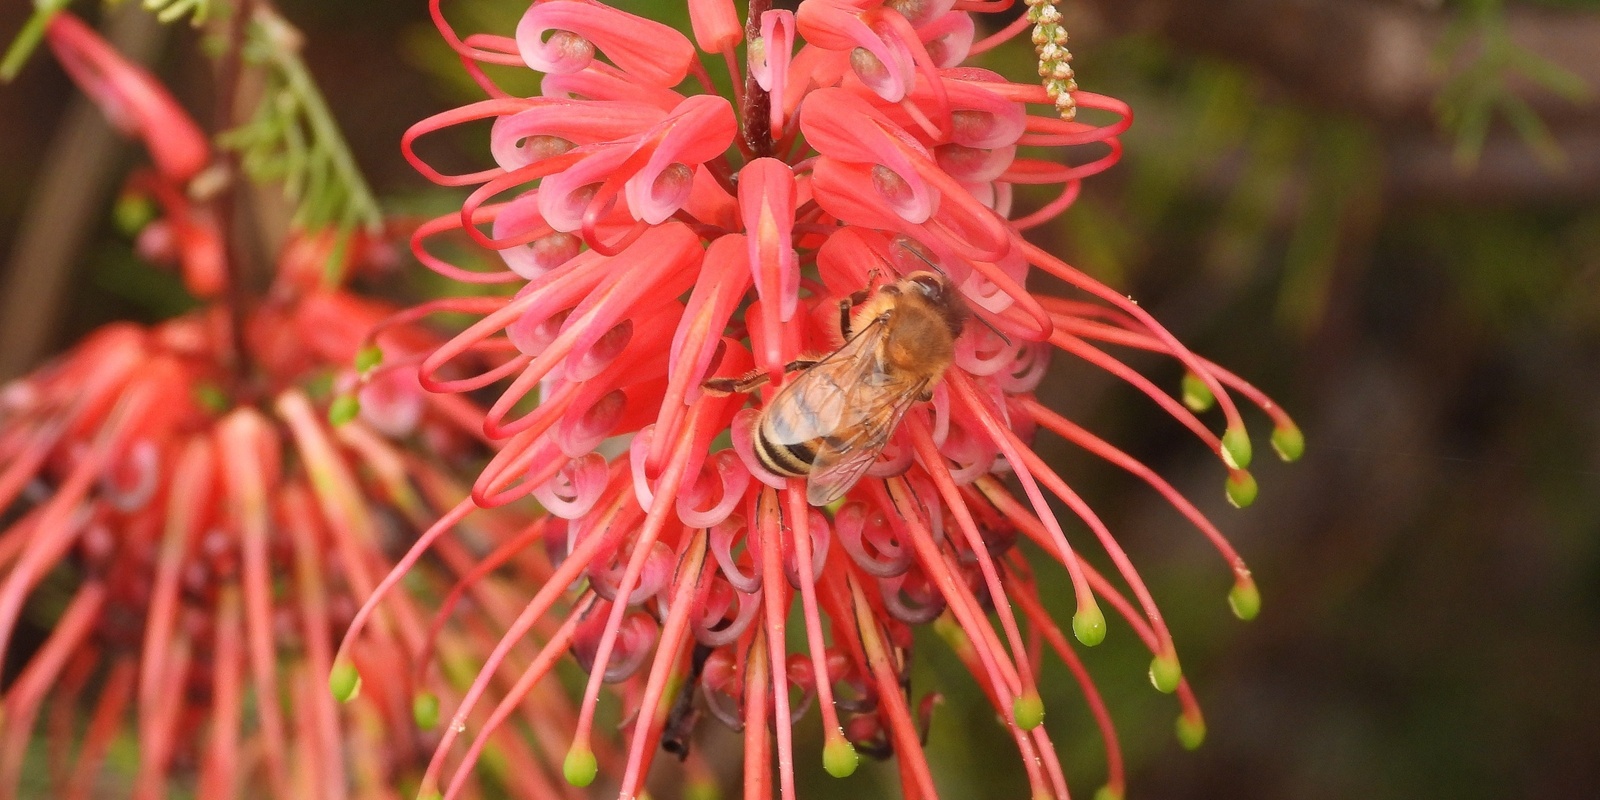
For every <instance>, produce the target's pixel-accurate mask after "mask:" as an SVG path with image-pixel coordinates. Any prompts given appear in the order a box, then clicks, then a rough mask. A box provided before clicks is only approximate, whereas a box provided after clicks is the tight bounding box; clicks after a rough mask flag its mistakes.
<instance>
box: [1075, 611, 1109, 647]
mask: <svg viewBox="0 0 1600 800" xmlns="http://www.w3.org/2000/svg"><path fill="white" fill-rule="evenodd" d="M1072 635H1074V636H1076V637H1078V641H1080V642H1083V644H1084V646H1086V647H1094V646H1095V645H1097V644H1099V643H1101V642H1103V641H1105V640H1106V615H1105V614H1102V613H1100V607H1099V606H1096V605H1089V606H1084V607H1082V608H1079V609H1078V613H1076V614H1073V615H1072Z"/></svg>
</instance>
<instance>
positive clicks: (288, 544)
mask: <svg viewBox="0 0 1600 800" xmlns="http://www.w3.org/2000/svg"><path fill="white" fill-rule="evenodd" d="M51 36H52V42H54V43H56V45H57V50H58V52H60V53H61V54H62V56H63V58H64V59H66V58H69V57H72V58H81V59H84V61H85V63H86V64H88V65H90V67H92V69H91V70H90V72H89V73H88V74H89V76H90V77H89V78H88V79H86V80H89V81H90V84H91V85H90V86H89V87H88V88H89V89H90V93H91V96H92V97H93V98H95V99H96V100H97V101H99V102H100V103H101V104H102V105H104V106H107V107H108V110H110V111H111V112H113V113H116V114H122V113H125V114H126V116H127V117H128V118H129V119H133V120H137V122H136V123H131V124H132V127H134V128H135V129H137V130H138V131H139V132H140V133H141V135H143V136H144V137H145V139H146V141H147V143H149V144H150V145H151V149H152V152H154V153H156V160H157V162H158V168H157V169H156V170H153V171H149V172H146V173H143V174H141V175H140V176H139V177H136V178H135V180H134V181H133V190H134V191H136V192H140V193H143V194H145V195H147V196H149V197H151V198H153V199H155V200H156V201H157V202H158V204H159V205H160V206H161V208H162V210H163V212H164V214H165V215H164V216H163V217H162V218H160V219H158V220H156V221H154V222H152V223H151V224H150V225H149V226H147V228H146V230H145V232H144V234H141V238H142V240H145V241H142V242H141V249H142V250H153V251H157V252H161V253H164V254H165V255H167V256H169V257H170V258H171V259H173V260H175V261H176V262H178V263H179V264H181V265H182V266H183V272H184V276H185V278H186V281H187V283H188V285H189V286H190V288H191V289H193V290H194V291H195V293H196V294H197V296H201V297H209V296H217V295H225V294H230V293H229V292H228V291H227V290H228V287H227V286H226V270H225V269H224V268H223V259H224V256H223V255H222V252H223V249H224V248H223V247H222V245H221V244H220V235H219V233H218V231H219V228H220V226H218V225H216V223H215V222H214V220H210V218H209V217H206V216H205V215H204V214H202V213H201V212H202V210H203V206H204V203H203V202H197V201H193V200H192V199H191V198H190V197H189V196H188V192H187V191H186V188H185V186H184V181H186V180H188V179H189V178H191V177H192V176H193V174H194V173H195V172H196V170H197V168H191V167H193V165H189V166H188V167H185V168H183V169H180V170H176V171H174V169H173V166H172V163H163V157H162V156H161V155H160V152H159V149H158V148H159V147H160V146H162V143H163V142H164V141H165V137H167V136H171V137H173V139H174V141H169V142H166V144H169V145H173V146H177V145H179V144H182V142H181V141H177V140H182V139H184V138H185V137H188V136H189V135H190V134H191V133H194V134H195V135H196V136H198V133H197V130H198V129H197V128H196V127H195V126H194V125H193V123H192V121H190V120H189V119H188V117H187V116H186V115H184V113H183V112H182V110H181V109H179V108H178V107H177V106H176V105H174V104H172V103H171V102H170V98H167V97H166V95H165V93H164V91H162V90H161V89H160V87H159V86H158V85H156V84H155V83H154V81H153V80H152V79H150V78H149V77H148V76H142V74H141V75H135V76H133V77H130V73H129V70H131V69H132V68H131V67H128V66H127V64H126V62H123V61H122V60H121V58H120V57H119V56H117V55H116V54H115V53H114V52H113V51H112V50H111V49H110V48H109V46H107V45H106V44H105V43H104V42H103V41H101V40H99V39H98V38H97V37H96V36H95V35H94V34H93V33H92V32H90V31H89V30H88V29H87V28H84V27H83V26H82V25H81V23H78V22H77V21H76V20H73V19H71V18H70V17H66V16H62V17H59V18H58V19H57V20H56V21H55V23H54V24H53V27H52V28H51ZM71 63H72V62H70V61H69V65H70V64H71ZM83 69H89V67H84V66H83V65H81V64H80V65H79V66H78V67H74V68H73V69H72V71H73V73H74V74H75V75H79V77H80V78H82V77H83V76H82V75H81V74H80V72H81V71H82V70H83ZM197 141H198V144H195V143H194V142H190V143H189V145H191V146H190V147H188V149H189V150H190V151H193V150H195V149H198V150H199V152H200V153H202V154H203V153H205V152H208V151H207V149H206V147H207V146H206V145H205V139H204V138H203V137H199V138H198V140H197ZM172 160H173V159H171V158H168V159H166V161H168V162H171V161H172ZM180 161H181V159H180ZM152 229H154V230H156V231H158V232H162V231H164V232H165V233H158V234H156V235H151V234H150V231H151V230H152ZM150 239H154V240H157V243H155V244H150V243H149V242H148V240H150ZM386 251H387V246H386V245H385V244H384V243H382V242H379V241H372V240H368V239H366V238H365V237H360V236H358V237H357V238H356V239H355V240H354V242H353V243H350V244H349V245H348V246H345V245H342V244H340V243H339V240H338V238H337V237H336V235H335V234H334V233H332V232H323V233H317V234H313V233H306V232H300V231H297V232H294V233H292V234H291V235H290V236H289V239H288V242H287V243H286V244H285V245H284V247H283V250H282V252H281V254H280V257H279V261H278V264H277V265H276V270H275V281H274V283H273V286H272V288H271V290H270V291H269V293H268V294H267V296H266V297H265V298H263V299H261V300H260V301H259V302H246V303H231V304H221V303H217V304H213V305H208V306H206V307H204V308H202V309H201V310H200V311H197V312H195V313H193V314H190V315H188V316H185V317H182V318H179V319H175V320H171V321H168V322H165V323H162V324H160V325H157V326H154V327H141V326H137V325H132V324H114V325H111V326H108V327H105V328H102V329H100V330H98V331H96V332H94V333H92V334H91V335H90V336H89V337H88V338H87V339H85V340H84V341H83V342H81V343H80V344H79V345H78V346H77V347H75V348H74V349H73V350H71V351H70V352H69V353H67V354H65V355H64V356H62V357H60V358H59V359H58V360H56V361H55V362H53V363H51V364H49V365H46V366H45V367H44V368H42V369H40V370H39V371H37V372H35V373H34V374H32V375H29V376H26V377H23V378H21V379H18V380H16V381H13V382H11V383H9V384H6V385H5V386H0V661H4V662H7V663H10V660H8V659H7V658H6V656H8V655H13V656H16V659H15V660H16V662H17V663H19V664H21V669H20V672H19V673H18V674H17V675H16V677H15V679H14V680H12V681H11V682H10V684H9V685H8V686H6V687H5V689H4V693H3V701H0V702H3V713H0V797H4V798H11V797H16V796H17V794H18V787H19V782H20V781H21V780H22V779H23V773H24V772H25V771H26V772H28V773H32V774H31V775H30V776H29V777H31V778H34V779H41V778H45V777H48V779H49V780H50V781H51V784H52V786H53V787H54V790H55V791H57V792H59V793H60V795H61V796H63V797H67V798H88V797H91V796H98V795H99V786H100V785H101V784H102V783H103V782H104V781H106V780H107V779H108V778H109V779H110V780H112V781H114V782H115V783H117V784H118V785H122V786H128V787H131V789H132V791H131V795H132V796H133V797H135V798H141V800H143V799H152V800H153V799H154V798H161V797H167V796H191V795H192V796H197V797H200V798H229V797H246V796H249V797H259V796H271V797H306V798H323V799H327V800H331V799H332V798H341V797H350V796H363V797H389V796H393V793H394V791H395V788H396V787H399V786H404V785H406V783H407V782H408V781H409V782H413V783H414V782H415V780H416V779H417V776H416V775H415V771H416V769H415V768H416V767H417V766H418V764H419V761H420V759H419V756H420V755H421V754H423V753H425V752H427V751H428V750H429V749H430V748H429V744H430V740H431V737H434V736H436V735H437V734H436V733H435V732H432V731H431V730H430V729H431V728H433V727H434V726H435V724H436V722H437V718H438V708H439V704H440V703H441V702H447V703H452V704H453V703H454V702H455V701H456V694H455V692H454V690H453V689H452V687H451V684H450V683H449V682H448V681H447V680H446V676H441V675H437V674H434V671H432V670H430V665H432V664H434V663H436V662H439V661H442V662H444V663H446V664H454V663H475V662H477V661H481V660H482V659H483V658H485V657H486V656H487V654H488V652H489V651H490V650H491V649H492V647H493V646H494V644H495V642H496V641H497V637H496V636H495V635H494V633H493V631H494V629H495V627H497V626H503V625H506V624H509V623H510V621H511V619H512V618H513V617H514V609H512V608H510V607H509V606H507V604H506V602H505V600H504V599H503V597H504V596H505V591H504V590H503V589H499V588H497V586H496V585H495V584H494V582H492V581H475V582H474V583H473V588H474V593H473V594H472V595H471V597H470V598H469V599H470V600H471V601H472V606H473V607H474V608H475V609H477V610H478V611H479V612H480V613H479V616H481V617H483V618H484V619H485V620H486V622H485V623H481V624H479V625H478V626H477V627H475V628H474V627H472V626H470V625H469V626H464V627H460V628H456V629H452V630H448V631H444V630H442V629H443V625H442V624H440V623H438V622H430V620H429V618H428V616H426V615H425V613H424V610H423V609H424V608H425V607H426V606H427V605H430V604H433V603H435V602H438V601H439V600H441V599H442V598H447V597H449V602H448V603H446V605H447V607H453V606H455V605H457V604H458V603H457V600H458V598H455V597H450V596H449V595H448V591H449V589H450V588H451V587H452V586H454V585H455V584H457V583H458V582H460V581H461V580H462V579H463V578H464V577H465V576H467V575H470V574H472V572H473V571H474V570H475V569H477V568H478V559H477V557H476V553H475V552H474V551H472V550H471V549H470V548H469V547H468V546H466V545H454V546H452V543H446V544H445V545H443V546H441V547H440V548H438V551H437V552H438V555H439V559H438V560H436V561H433V562H430V563H429V564H427V565H425V568H423V569H419V570H417V571H415V572H414V573H413V574H414V577H415V580H414V581H413V582H412V583H410V584H408V587H407V589H408V591H407V592H405V593H404V594H403V595H401V596H399V597H396V598H393V600H392V602H391V603H389V604H388V605H387V606H386V607H385V609H384V613H383V614H382V615H381V616H380V617H379V619H378V620H377V621H376V623H377V624H375V625H374V626H372V628H371V630H372V631H373V633H374V635H372V636H369V637H367V638H366V639H364V640H363V641H362V643H361V645H360V646H359V647H358V648H356V649H355V651H354V652H353V653H351V654H350V657H351V658H352V659H353V660H354V662H355V663H356V664H359V665H360V666H361V668H362V671H363V673H364V674H366V675H367V677H368V680H367V690H366V691H365V692H364V693H363V694H362V699H361V700H360V701H359V702H356V703H353V704H350V705H348V706H345V707H343V708H341V707H340V706H339V705H338V704H336V703H335V702H334V700H333V698H331V697H329V695H328V693H327V691H326V690H325V688H324V687H325V686H326V685H327V680H328V675H329V673H330V672H331V671H332V664H333V651H334V647H335V645H336V644H337V642H338V639H339V637H341V636H342V635H343V632H344V630H345V627H346V626H347V625H348V624H349V621H350V620H351V619H352V617H353V615H354V613H355V611H356V609H357V608H358V607H359V606H360V605H361V603H362V602H364V601H365V600H366V599H367V597H368V596H369V595H370V594H371V592H372V591H373V588H374V586H375V585H376V584H377V583H378V581H379V579H381V577H382V576H383V575H384V574H385V573H386V572H387V571H388V570H389V569H390V567H391V566H392V563H393V561H392V557H393V555H394V554H395V553H398V552H403V551H404V549H405V547H406V546H407V545H408V544H409V543H410V540H411V539H412V538H414V537H415V535H416V532H417V531H418V530H420V529H423V528H425V527H427V526H428V525H429V524H430V523H432V522H433V521H434V520H436V519H437V516H438V511H439V509H441V508H447V507H450V506H451V505H453V504H454V503H455V502H456V501H457V500H459V499H460V497H462V496H464V495H465V494H466V487H464V486H461V485H460V484H459V482H457V481H455V480H454V479H453V478H452V477H451V475H452V474H454V473H456V472H457V471H459V469H460V468H461V466H462V465H463V464H465V463H471V461H472V460H475V459H478V458H481V454H482V452H484V446H483V443H482V442H481V436H480V435H479V434H477V427H478V425H477V421H478V420H479V419H480V418H481V414H482V412H481V410H479V409H475V408H473V407H471V406H470V405H469V404H467V403H466V402H465V401H464V400H462V399H461V398H457V397H452V396H446V395H429V394H427V393H425V392H424V391H423V390H422V387H421V386H420V384H419V383H418V381H417V379H416V373H415V363H416V361H417V360H419V359H420V358H421V357H422V355H423V354H425V353H427V352H429V351H431V350H432V349H433V348H434V347H436V346H437V345H438V340H437V339H436V338H435V337H433V336H432V335H430V334H428V333H426V332H424V331H422V330H420V329H418V328H416V327H415V326H409V325H403V324H400V325H389V326H388V327H387V328H386V329H385V330H384V332H383V333H382V334H381V335H379V336H377V337H376V338H374V337H371V336H369V335H368V334H369V331H370V330H371V329H372V328H373V327H374V326H375V325H376V324H377V323H378V322H380V321H382V320H384V319H387V318H390V317H392V316H393V315H394V312H395V309H394V308H392V307H389V306H387V305H384V304H382V303H376V302H373V301H370V300H365V299H362V298H360V297H358V296H357V295H355V294H353V293H351V292H349V291H347V290H345V289H343V288H340V287H338V286H331V285H329V281H328V280H327V278H326V276H327V275H328V274H329V273H328V272H327V270H328V268H329V267H330V260H331V259H333V258H335V257H336V254H339V256H340V257H342V258H343V259H345V260H347V261H348V262H349V263H342V262H341V263H337V264H332V266H336V267H340V269H338V270H337V271H336V274H348V273H350V272H361V271H362V270H365V269H369V268H372V267H373V266H374V265H376V264H378V263H379V262H381V261H383V260H384V258H383V256H384V253H385V252H386ZM353 363H354V364H359V365H360V366H359V367H358V368H356V369H352V368H351V366H350V365H351V364H353ZM330 400H331V404H332V405H333V406H334V409H335V411H336V412H337V413H338V415H339V416H340V417H342V418H345V419H343V420H342V422H343V424H341V425H338V426H334V425H332V424H330V422H329V421H328V419H327V417H328V416H329V411H328V408H327V406H328V405H329V402H330ZM470 523H471V524H470V525H468V526H467V528H468V531H469V533H471V534H472V535H476V536H477V537H479V538H480V539H483V540H501V539H514V537H515V536H516V535H518V534H519V533H520V532H521V531H522V530H523V529H524V528H527V527H528V523H527V521H526V520H525V519H523V518H521V517H519V516H516V515H513V514H511V513H510V512H509V511H508V510H501V511H499V512H496V513H495V514H493V515H479V516H477V517H475V518H474V519H473V520H471V521H470ZM543 527H544V523H542V522H538V523H535V524H534V525H533V527H532V530H535V531H540V530H542V529H543ZM519 564H520V568H521V569H522V570H523V571H524V573H525V574H527V575H529V576H531V577H535V578H536V577H539V576H542V575H547V574H548V572H549V567H548V564H547V563H545V562H544V561H542V560H539V559H526V558H525V559H522V560H521V561H520V562H519ZM62 598H66V599H65V600H64V602H62ZM58 604H59V605H58ZM53 606H54V607H53ZM61 606H64V608H63V607H61ZM37 622H45V623H47V624H48V625H49V626H50V627H49V632H48V635H46V636H44V638H43V641H42V643H38V644H36V645H35V644H34V643H32V642H29V641H28V640H29V639H30V638H32V637H19V636H16V634H17V632H18V630H19V627H22V628H32V627H33V625H34V624H36V623H37ZM535 641H537V639H535ZM514 655H515V654H514ZM533 707H535V708H537V710H538V713H539V715H540V716H541V717H542V718H548V719H551V720H555V721H558V722H559V721H561V720H564V719H569V718H572V717H574V713H573V710H572V709H571V707H570V702H569V701H567V700H566V699H564V698H562V697H560V696H559V695H555V694H548V695H547V696H544V697H542V698H539V697H536V698H535V699H534V704H533ZM41 715H43V716H45V718H46V721H45V726H44V727H45V732H46V735H45V739H46V746H45V747H44V748H43V749H42V750H41V749H37V748H36V749H33V750H32V751H30V747H29V744H30V737H31V736H32V735H33V732H34V729H35V728H36V727H38V723H39V718H40V716H41ZM501 738H502V740H503V741H499V742H497V745H496V753H497V754H498V755H499V756H500V757H501V760H500V762H499V763H500V764H502V765H503V767H504V769H503V771H502V774H500V775H498V776H497V781H496V782H497V783H498V784H500V785H506V786H511V787H514V788H515V790H516V791H517V792H518V794H519V796H528V797H539V798H542V797H557V796H560V795H561V793H560V792H559V791H557V790H556V789H555V788H553V787H554V786H556V785H558V783H557V781H558V779H557V778H556V776H555V774H554V771H553V770H550V769H549V768H548V767H547V762H546V761H545V759H543V758H542V757H540V756H539V755H538V753H537V751H536V750H534V749H533V748H531V747H530V746H528V745H527V744H526V743H525V742H524V741H523V740H522V739H521V738H520V737H516V736H512V735H509V733H508V735H506V736H504V737H501ZM127 741H132V742H134V743H135V744H136V746H137V752H138V763H137V766H136V767H135V768H133V769H131V770H130V769H129V768H128V767H127V766H125V765H123V764H121V763H120V762H121V761H122V759H118V758H114V757H110V754H111V753H112V752H113V750H114V749H115V747H116V746H117V745H119V744H120V743H121V742H127ZM75 742H76V744H75ZM38 752H46V753H47V754H48V758H47V759H46V761H47V765H42V766H47V767H48V769H47V770H46V769H41V768H40V766H36V765H35V764H34V763H31V762H28V757H29V755H30V754H33V753H38ZM129 773H131V774H129Z"/></svg>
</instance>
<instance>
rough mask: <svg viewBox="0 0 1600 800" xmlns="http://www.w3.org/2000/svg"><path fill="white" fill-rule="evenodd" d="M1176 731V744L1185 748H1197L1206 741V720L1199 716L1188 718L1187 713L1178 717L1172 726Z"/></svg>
mask: <svg viewBox="0 0 1600 800" xmlns="http://www.w3.org/2000/svg"><path fill="white" fill-rule="evenodd" d="M1174 727H1175V729H1176V730H1177V732H1178V744H1181V745H1183V749H1185V750H1198V749H1200V745H1202V744H1205V742H1206V721H1205V720H1204V719H1201V718H1200V717H1195V718H1194V719H1189V715H1188V714H1183V715H1180V716H1179V717H1178V724H1177V725H1176V726H1174Z"/></svg>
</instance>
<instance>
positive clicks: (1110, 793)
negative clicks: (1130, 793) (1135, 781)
mask: <svg viewBox="0 0 1600 800" xmlns="http://www.w3.org/2000/svg"><path fill="white" fill-rule="evenodd" d="M1094 800H1122V792H1119V791H1117V790H1116V789H1113V788H1111V787H1110V786H1102V787H1100V791H1097V792H1095V793H1094Z"/></svg>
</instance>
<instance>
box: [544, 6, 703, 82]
mask: <svg viewBox="0 0 1600 800" xmlns="http://www.w3.org/2000/svg"><path fill="white" fill-rule="evenodd" d="M552 32H553V33H552ZM546 34H550V36H549V38H548V40H547V39H546ZM517 49H518V51H519V52H520V53H521V54H522V60H523V61H525V62H527V64H528V66H529V67H532V68H533V69H536V70H538V71H540V72H551V73H558V74H569V73H574V72H578V71H580V70H582V69H583V68H584V67H586V66H588V65H589V63H590V61H592V60H593V58H594V51H595V50H596V49H598V50H599V51H600V52H602V53H604V54H605V55H606V57H607V58H609V59H611V62H612V63H613V64H616V65H617V67H619V68H620V69H621V70H622V71H623V72H626V73H628V75H629V76H630V77H632V78H634V79H636V80H638V81H640V82H643V83H646V84H648V85H651V86H662V87H670V86H676V85H677V84H678V83H680V82H682V81H683V78H684V76H685V75H687V74H688V73H689V63H690V62H691V61H692V60H693V59H694V57H695V55H694V45H692V44H690V43H689V40H688V39H686V38H684V36H683V34H681V33H678V32H677V31H676V30H674V29H672V28H670V27H668V26H666V25H662V24H661V23H659V22H655V21H653V20H648V19H644V18H643V17H637V16H634V15H633V14H629V13H627V12H625V11H620V10H618V9H615V8H612V7H610V6H607V5H604V4H601V3H598V2H593V1H592V0H550V1H549V2H544V3H536V4H534V6H533V7H532V8H530V9H528V13H526V14H524V15H523V17H522V21H521V22H520V23H518V24H517Z"/></svg>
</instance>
